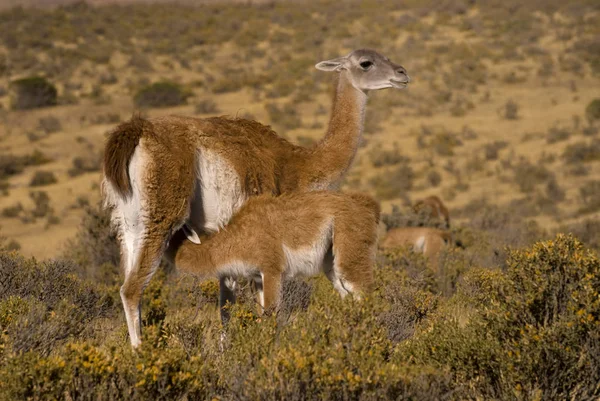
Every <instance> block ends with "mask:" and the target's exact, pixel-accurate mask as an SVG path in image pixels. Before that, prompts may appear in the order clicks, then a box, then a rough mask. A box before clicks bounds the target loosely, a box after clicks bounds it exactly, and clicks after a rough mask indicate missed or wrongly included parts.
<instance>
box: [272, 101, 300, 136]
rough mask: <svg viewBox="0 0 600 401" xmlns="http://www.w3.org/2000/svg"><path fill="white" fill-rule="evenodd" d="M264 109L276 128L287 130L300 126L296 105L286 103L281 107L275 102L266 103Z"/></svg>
mask: <svg viewBox="0 0 600 401" xmlns="http://www.w3.org/2000/svg"><path fill="white" fill-rule="evenodd" d="M265 109H266V110H267V113H268V114H269V119H270V120H271V123H272V124H273V125H274V126H275V127H277V129H280V130H283V131H289V130H293V129H296V128H300V127H301V126H302V119H301V118H300V116H299V115H298V111H297V109H296V107H295V106H294V105H293V104H291V103H287V104H286V105H284V106H283V107H280V106H278V105H277V104H276V103H267V104H265Z"/></svg>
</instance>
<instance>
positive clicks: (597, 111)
mask: <svg viewBox="0 0 600 401" xmlns="http://www.w3.org/2000/svg"><path fill="white" fill-rule="evenodd" d="M585 116H586V117H587V119H588V121H589V122H590V123H591V122H592V121H596V120H600V99H594V100H592V101H591V102H590V103H589V104H588V105H587V107H586V108H585Z"/></svg>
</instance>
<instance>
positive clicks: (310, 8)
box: [0, 0, 600, 257]
mask: <svg viewBox="0 0 600 401" xmlns="http://www.w3.org/2000/svg"><path fill="white" fill-rule="evenodd" d="M255 3H256V2H255ZM396 3H397V2H393V1H377V2H376V1H372V2H361V3H352V4H351V6H348V7H343V8H340V7H338V6H337V4H338V3H337V2H334V1H319V2H311V3H308V4H297V3H296V2H282V3H278V2H275V3H264V4H258V5H256V4H254V5H240V4H229V3H227V4H222V5H219V6H216V5H204V6H199V7H194V8H186V7H184V6H174V5H161V4H156V5H139V4H138V5H107V6H103V7H92V6H89V5H86V4H84V3H77V4H74V5H68V6H61V7H57V8H51V9H45V8H44V9H27V8H26V9H22V8H18V9H8V10H6V11H3V12H1V13H0V24H1V25H2V27H3V28H2V30H1V31H0V105H1V109H0V121H1V125H0V167H1V169H0V180H1V181H0V184H1V186H2V190H3V195H2V196H1V197H0V211H1V212H0V213H1V214H0V226H1V230H2V234H3V235H4V236H6V237H8V239H9V240H10V241H11V244H10V246H11V247H14V248H17V247H19V246H20V247H21V251H22V253H23V254H25V255H35V256H38V257H50V256H56V255H58V254H60V253H61V252H62V250H63V249H64V246H65V245H64V244H65V241H66V240H67V239H69V238H71V237H73V236H74V235H75V232H76V230H77V227H78V225H79V224H80V221H81V217H82V215H83V210H84V208H85V207H86V205H88V204H91V205H94V204H95V203H96V202H97V201H98V200H99V188H98V184H99V180H100V172H99V169H100V164H99V160H100V156H101V152H102V147H103V141H104V137H105V133H106V132H107V131H109V130H110V129H111V128H112V127H114V126H115V125H116V124H117V123H118V122H119V121H122V120H125V119H127V118H129V117H130V116H131V115H132V113H133V112H134V111H135V110H139V109H142V110H143V112H144V113H146V114H147V115H150V116H157V115H163V114H172V113H177V114H186V115H197V116H199V117H203V116H210V115H222V114H226V115H238V116H240V115H241V116H248V117H251V118H256V119H257V120H259V121H261V122H264V123H266V124H270V125H272V126H273V127H274V128H275V130H276V131H277V132H279V133H280V134H281V135H283V136H285V137H286V138H288V139H289V140H291V141H294V142H297V143H301V144H305V145H307V146H310V144H312V143H313V142H314V141H316V140H318V139H319V138H320V137H321V136H322V135H323V133H324V130H325V127H326V124H327V119H328V115H329V107H330V94H331V85H332V77H331V76H330V75H328V74H327V73H323V72H319V71H317V70H315V69H314V67H313V65H314V64H315V63H316V62H318V61H320V60H322V59H325V58H331V57H335V56H339V55H343V54H345V53H347V52H348V51H350V50H351V49H355V48H359V47H370V48H375V49H378V50H379V51H380V52H382V53H384V54H386V55H388V56H389V57H390V58H391V59H392V60H394V61H396V62H398V63H400V64H402V65H404V66H405V67H406V68H407V70H408V72H409V74H410V76H411V77H412V79H413V81H412V83H411V85H410V86H409V88H408V89H407V90H403V91H396V90H387V91H381V92H378V93H373V94H372V96H371V99H370V100H369V106H368V110H367V117H366V120H367V121H366V132H365V135H364V142H363V145H362V147H361V149H360V151H359V155H358V159H357V162H356V164H355V166H354V167H353V169H352V171H351V173H350V175H349V177H348V179H347V180H346V184H345V187H346V188H352V189H359V190H365V191H368V192H370V193H372V194H374V195H375V196H377V197H378V199H380V200H381V201H382V203H383V206H384V210H385V211H389V210H390V209H391V205H392V204H398V205H400V206H401V207H407V206H408V205H410V204H411V203H412V202H414V201H416V200H418V199H419V198H422V197H424V196H427V195H430V194H436V195H438V196H440V197H441V198H442V199H443V200H444V201H445V202H446V203H447V205H448V206H449V208H450V211H451V213H452V214H453V216H454V217H457V218H458V220H459V221H460V219H463V220H464V219H468V218H471V217H473V216H474V215H475V214H477V213H478V211H480V210H481V207H482V206H481V205H488V204H492V205H499V206H501V207H502V208H507V209H508V210H510V211H511V214H513V215H516V216H519V217H520V218H522V219H523V220H525V219H530V220H533V221H536V222H537V223H538V224H539V225H540V226H541V227H542V228H544V229H546V230H550V231H552V230H555V229H557V228H558V227H561V226H565V225H570V224H575V223H578V222H580V221H583V220H589V219H597V218H598V213H599V210H600V203H599V202H598V199H600V134H598V129H599V127H598V126H599V124H598V122H597V119H598V118H600V111H599V109H600V106H599V105H598V103H593V100H594V99H596V98H599V97H600V79H599V78H600V56H599V55H600V40H599V38H600V14H599V11H598V9H597V7H595V6H593V2H585V1H580V2H575V3H572V4H570V5H563V4H562V3H561V2H509V3H510V4H509V3H506V2H489V4H488V3H486V5H473V4H472V3H474V2H467V1H459V0H456V1H448V2H442V3H440V4H438V2H431V4H428V3H426V2H425V3H424V2H417V1H408V2H403V3H402V4H403V5H397V4H396ZM523 3H524V4H523ZM34 76H36V77H44V78H45V79H46V80H47V81H48V82H49V83H50V84H51V85H54V86H55V87H56V89H57V99H56V103H57V104H56V105H53V106H51V107H41V108H24V107H19V106H18V105H17V100H16V97H17V94H16V92H17V89H16V87H17V85H16V84H15V82H16V81H18V80H19V79H23V78H28V77H34ZM157 82H168V84H166V85H163V86H162V88H163V91H164V92H160V93H159V94H158V96H159V99H158V100H157V99H154V100H152V99H150V100H148V99H147V98H148V97H152V96H154V95H152V94H151V93H150V95H149V94H148V93H149V92H148V90H149V89H148V88H150V90H151V87H150V85H152V84H154V83H157ZM163 97H164V98H163ZM136 99H137V100H136ZM159 106H165V107H159Z"/></svg>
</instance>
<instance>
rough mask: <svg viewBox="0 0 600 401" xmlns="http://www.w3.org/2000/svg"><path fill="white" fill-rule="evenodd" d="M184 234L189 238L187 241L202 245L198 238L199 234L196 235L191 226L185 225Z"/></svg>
mask: <svg viewBox="0 0 600 401" xmlns="http://www.w3.org/2000/svg"><path fill="white" fill-rule="evenodd" d="M183 232H184V233H185V236H186V237H187V239H189V240H190V241H192V242H193V243H194V244H198V245H200V244H201V242H200V237H198V234H197V233H196V231H195V230H194V229H193V228H192V227H191V226H190V225H189V224H184V225H183Z"/></svg>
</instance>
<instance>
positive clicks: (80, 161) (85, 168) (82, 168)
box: [68, 156, 102, 177]
mask: <svg viewBox="0 0 600 401" xmlns="http://www.w3.org/2000/svg"><path fill="white" fill-rule="evenodd" d="M71 164H72V166H73V167H71V168H70V169H69V171H68V174H69V176H71V177H77V176H79V175H81V174H85V173H90V172H94V171H100V169H101V168H102V165H101V159H100V158H99V157H96V156H92V157H87V158H83V157H75V158H73V160H72V161H71Z"/></svg>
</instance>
